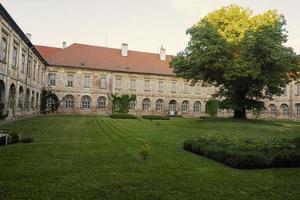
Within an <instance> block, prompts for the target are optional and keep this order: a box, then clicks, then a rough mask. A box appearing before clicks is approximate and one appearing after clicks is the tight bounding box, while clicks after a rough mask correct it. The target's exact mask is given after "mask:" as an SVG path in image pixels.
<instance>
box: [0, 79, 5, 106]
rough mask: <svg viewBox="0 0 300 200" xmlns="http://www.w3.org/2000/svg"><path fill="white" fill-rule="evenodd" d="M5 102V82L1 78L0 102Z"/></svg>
mask: <svg viewBox="0 0 300 200" xmlns="http://www.w3.org/2000/svg"><path fill="white" fill-rule="evenodd" d="M4 102H5V84H4V82H3V81H2V80H1V81H0V103H4Z"/></svg>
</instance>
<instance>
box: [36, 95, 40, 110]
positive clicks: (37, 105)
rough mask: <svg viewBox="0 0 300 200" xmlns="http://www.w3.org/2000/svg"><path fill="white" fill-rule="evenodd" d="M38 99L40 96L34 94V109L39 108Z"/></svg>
mask: <svg viewBox="0 0 300 200" xmlns="http://www.w3.org/2000/svg"><path fill="white" fill-rule="evenodd" d="M39 98H40V95H39V93H38V92H37V93H36V97H35V107H36V108H38V107H39Z"/></svg>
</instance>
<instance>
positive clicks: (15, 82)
mask: <svg viewBox="0 0 300 200" xmlns="http://www.w3.org/2000/svg"><path fill="white" fill-rule="evenodd" d="M30 37H31V36H30V34H27V35H25V34H24V32H23V31H22V30H21V29H20V27H19V26H18V25H17V24H16V22H15V21H14V20H13V19H12V17H11V16H10V15H9V13H8V12H7V11H6V10H5V9H4V7H3V6H2V5H1V4H0V40H1V41H0V103H1V106H4V107H5V108H4V110H5V112H6V111H8V114H9V115H8V117H9V118H13V117H17V116H22V115H25V114H33V113H38V112H39V107H40V94H41V89H42V87H43V86H44V81H45V79H44V77H45V69H46V68H45V66H46V61H45V60H44V59H43V57H42V56H41V55H40V53H39V52H38V51H37V50H36V48H35V47H34V45H33V44H32V43H31V41H30Z"/></svg>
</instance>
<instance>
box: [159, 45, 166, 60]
mask: <svg viewBox="0 0 300 200" xmlns="http://www.w3.org/2000/svg"><path fill="white" fill-rule="evenodd" d="M159 58H160V60H161V61H165V60H166V49H164V47H163V46H161V47H160V55H159Z"/></svg>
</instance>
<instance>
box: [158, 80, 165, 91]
mask: <svg viewBox="0 0 300 200" xmlns="http://www.w3.org/2000/svg"><path fill="white" fill-rule="evenodd" d="M158 91H159V92H163V91H164V81H162V80H159V81H158Z"/></svg>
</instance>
